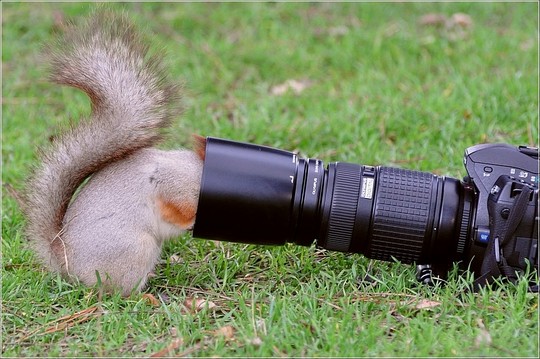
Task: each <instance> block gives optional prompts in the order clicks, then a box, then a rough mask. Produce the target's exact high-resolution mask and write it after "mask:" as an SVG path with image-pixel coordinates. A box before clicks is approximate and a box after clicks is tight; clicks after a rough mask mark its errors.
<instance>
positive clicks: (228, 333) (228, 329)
mask: <svg viewBox="0 0 540 359" xmlns="http://www.w3.org/2000/svg"><path fill="white" fill-rule="evenodd" d="M213 333H214V335H215V336H216V337H217V336H223V337H224V338H225V339H233V338H234V333H236V329H234V327H233V326H232V325H225V326H223V327H221V328H219V329H216V330H215V331H214V332H213Z"/></svg>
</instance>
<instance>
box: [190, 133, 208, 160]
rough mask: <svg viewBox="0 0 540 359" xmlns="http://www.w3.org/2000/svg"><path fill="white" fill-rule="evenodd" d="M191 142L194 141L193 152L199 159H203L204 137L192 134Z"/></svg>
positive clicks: (204, 151) (204, 152) (204, 149)
mask: <svg viewBox="0 0 540 359" xmlns="http://www.w3.org/2000/svg"><path fill="white" fill-rule="evenodd" d="M192 136H193V142H194V143H195V153H197V155H198V156H199V158H200V159H201V160H203V161H204V157H205V154H206V137H203V136H199V135H196V134H193V135H192Z"/></svg>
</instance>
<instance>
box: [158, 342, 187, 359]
mask: <svg viewBox="0 0 540 359" xmlns="http://www.w3.org/2000/svg"><path fill="white" fill-rule="evenodd" d="M183 343H184V341H183V340H182V338H175V339H173V340H172V341H171V343H170V344H169V345H167V346H166V347H165V348H163V349H161V350H160V351H158V352H155V353H154V354H152V355H150V358H164V357H169V353H170V352H172V351H174V350H176V349H178V348H179V347H180V345H182V344H183Z"/></svg>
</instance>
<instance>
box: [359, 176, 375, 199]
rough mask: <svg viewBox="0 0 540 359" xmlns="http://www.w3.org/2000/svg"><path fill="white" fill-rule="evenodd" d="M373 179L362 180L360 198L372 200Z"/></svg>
mask: <svg viewBox="0 0 540 359" xmlns="http://www.w3.org/2000/svg"><path fill="white" fill-rule="evenodd" d="M373 182H374V181H373V178H369V177H364V178H362V191H361V193H360V197H362V198H367V199H372V198H373Z"/></svg>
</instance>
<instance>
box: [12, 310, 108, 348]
mask: <svg viewBox="0 0 540 359" xmlns="http://www.w3.org/2000/svg"><path fill="white" fill-rule="evenodd" d="M101 314H102V312H101V311H100V310H98V307H97V306H93V307H90V308H86V309H84V310H81V311H79V312H76V313H73V314H69V315H65V316H63V317H60V318H58V319H55V320H53V321H51V322H49V323H48V324H47V327H46V328H45V329H42V328H38V329H36V330H34V331H32V332H30V333H29V334H27V335H25V336H23V337H22V338H20V339H19V340H18V342H22V341H24V340H26V339H28V338H30V337H31V336H33V335H36V334H38V333H39V334H40V335H44V334H51V333H55V332H58V331H62V330H66V329H68V328H70V327H73V326H75V325H77V324H81V323H83V322H86V321H88V320H90V319H92V318H94V317H96V316H100V315H101Z"/></svg>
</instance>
